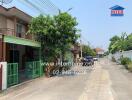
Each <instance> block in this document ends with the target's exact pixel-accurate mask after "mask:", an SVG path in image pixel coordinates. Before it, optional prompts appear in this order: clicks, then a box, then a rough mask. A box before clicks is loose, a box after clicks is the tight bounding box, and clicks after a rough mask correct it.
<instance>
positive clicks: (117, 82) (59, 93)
mask: <svg viewBox="0 0 132 100" xmlns="http://www.w3.org/2000/svg"><path fill="white" fill-rule="evenodd" d="M73 71H74V72H76V73H74V74H73V73H71V74H68V75H63V76H58V77H52V78H45V77H42V78H38V79H35V80H32V81H30V82H26V83H24V84H22V85H19V86H16V87H12V88H10V89H8V90H7V91H5V92H3V93H1V94H0V100H132V77H131V76H132V74H131V73H129V72H128V71H126V70H125V69H123V67H122V66H119V65H116V64H115V63H112V62H110V61H109V60H107V59H101V60H100V61H99V62H97V63H96V64H95V66H94V67H82V66H76V67H74V68H73V69H72V72H73Z"/></svg>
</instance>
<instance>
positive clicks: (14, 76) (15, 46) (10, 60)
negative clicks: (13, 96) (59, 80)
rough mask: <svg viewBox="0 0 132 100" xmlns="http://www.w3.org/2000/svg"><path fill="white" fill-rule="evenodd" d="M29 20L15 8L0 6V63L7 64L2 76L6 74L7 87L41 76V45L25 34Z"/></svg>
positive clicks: (31, 36) (27, 16)
mask: <svg viewBox="0 0 132 100" xmlns="http://www.w3.org/2000/svg"><path fill="white" fill-rule="evenodd" d="M31 19H32V17H31V16H30V15H28V14H26V13H24V12H23V11H21V10H19V9H17V8H16V7H12V8H5V7H3V6H0V62H6V63H7V71H4V75H5V76H6V74H7V86H8V87H9V86H12V85H15V84H18V83H20V82H22V81H25V80H27V79H29V78H35V77H39V76H40V75H41V74H42V73H41V72H42V70H41V69H40V63H39V61H40V56H41V55H40V52H41V44H40V43H39V42H37V41H36V40H35V36H33V35H31V34H26V33H27V31H28V25H29V23H30V21H31ZM0 75H1V76H0V77H3V76H2V75H3V74H0ZM0 83H1V82H0Z"/></svg>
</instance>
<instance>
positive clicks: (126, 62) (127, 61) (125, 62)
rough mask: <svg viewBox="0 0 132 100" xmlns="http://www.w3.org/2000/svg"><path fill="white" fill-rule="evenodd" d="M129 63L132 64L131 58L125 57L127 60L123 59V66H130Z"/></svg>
mask: <svg viewBox="0 0 132 100" xmlns="http://www.w3.org/2000/svg"><path fill="white" fill-rule="evenodd" d="M129 63H131V59H130V58H127V57H125V58H121V64H122V65H125V66H126V65H128V64H129Z"/></svg>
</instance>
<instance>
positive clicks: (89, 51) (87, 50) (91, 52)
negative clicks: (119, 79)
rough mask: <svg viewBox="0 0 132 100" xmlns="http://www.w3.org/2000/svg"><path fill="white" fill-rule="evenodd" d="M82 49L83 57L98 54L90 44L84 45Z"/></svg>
mask: <svg viewBox="0 0 132 100" xmlns="http://www.w3.org/2000/svg"><path fill="white" fill-rule="evenodd" d="M82 51H83V57H85V56H96V53H95V51H94V50H93V49H91V48H90V46H88V45H83V46H82Z"/></svg>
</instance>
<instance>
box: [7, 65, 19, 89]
mask: <svg viewBox="0 0 132 100" xmlns="http://www.w3.org/2000/svg"><path fill="white" fill-rule="evenodd" d="M16 84H18V63H8V64H7V86H8V87H10V86H13V85H16Z"/></svg>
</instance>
